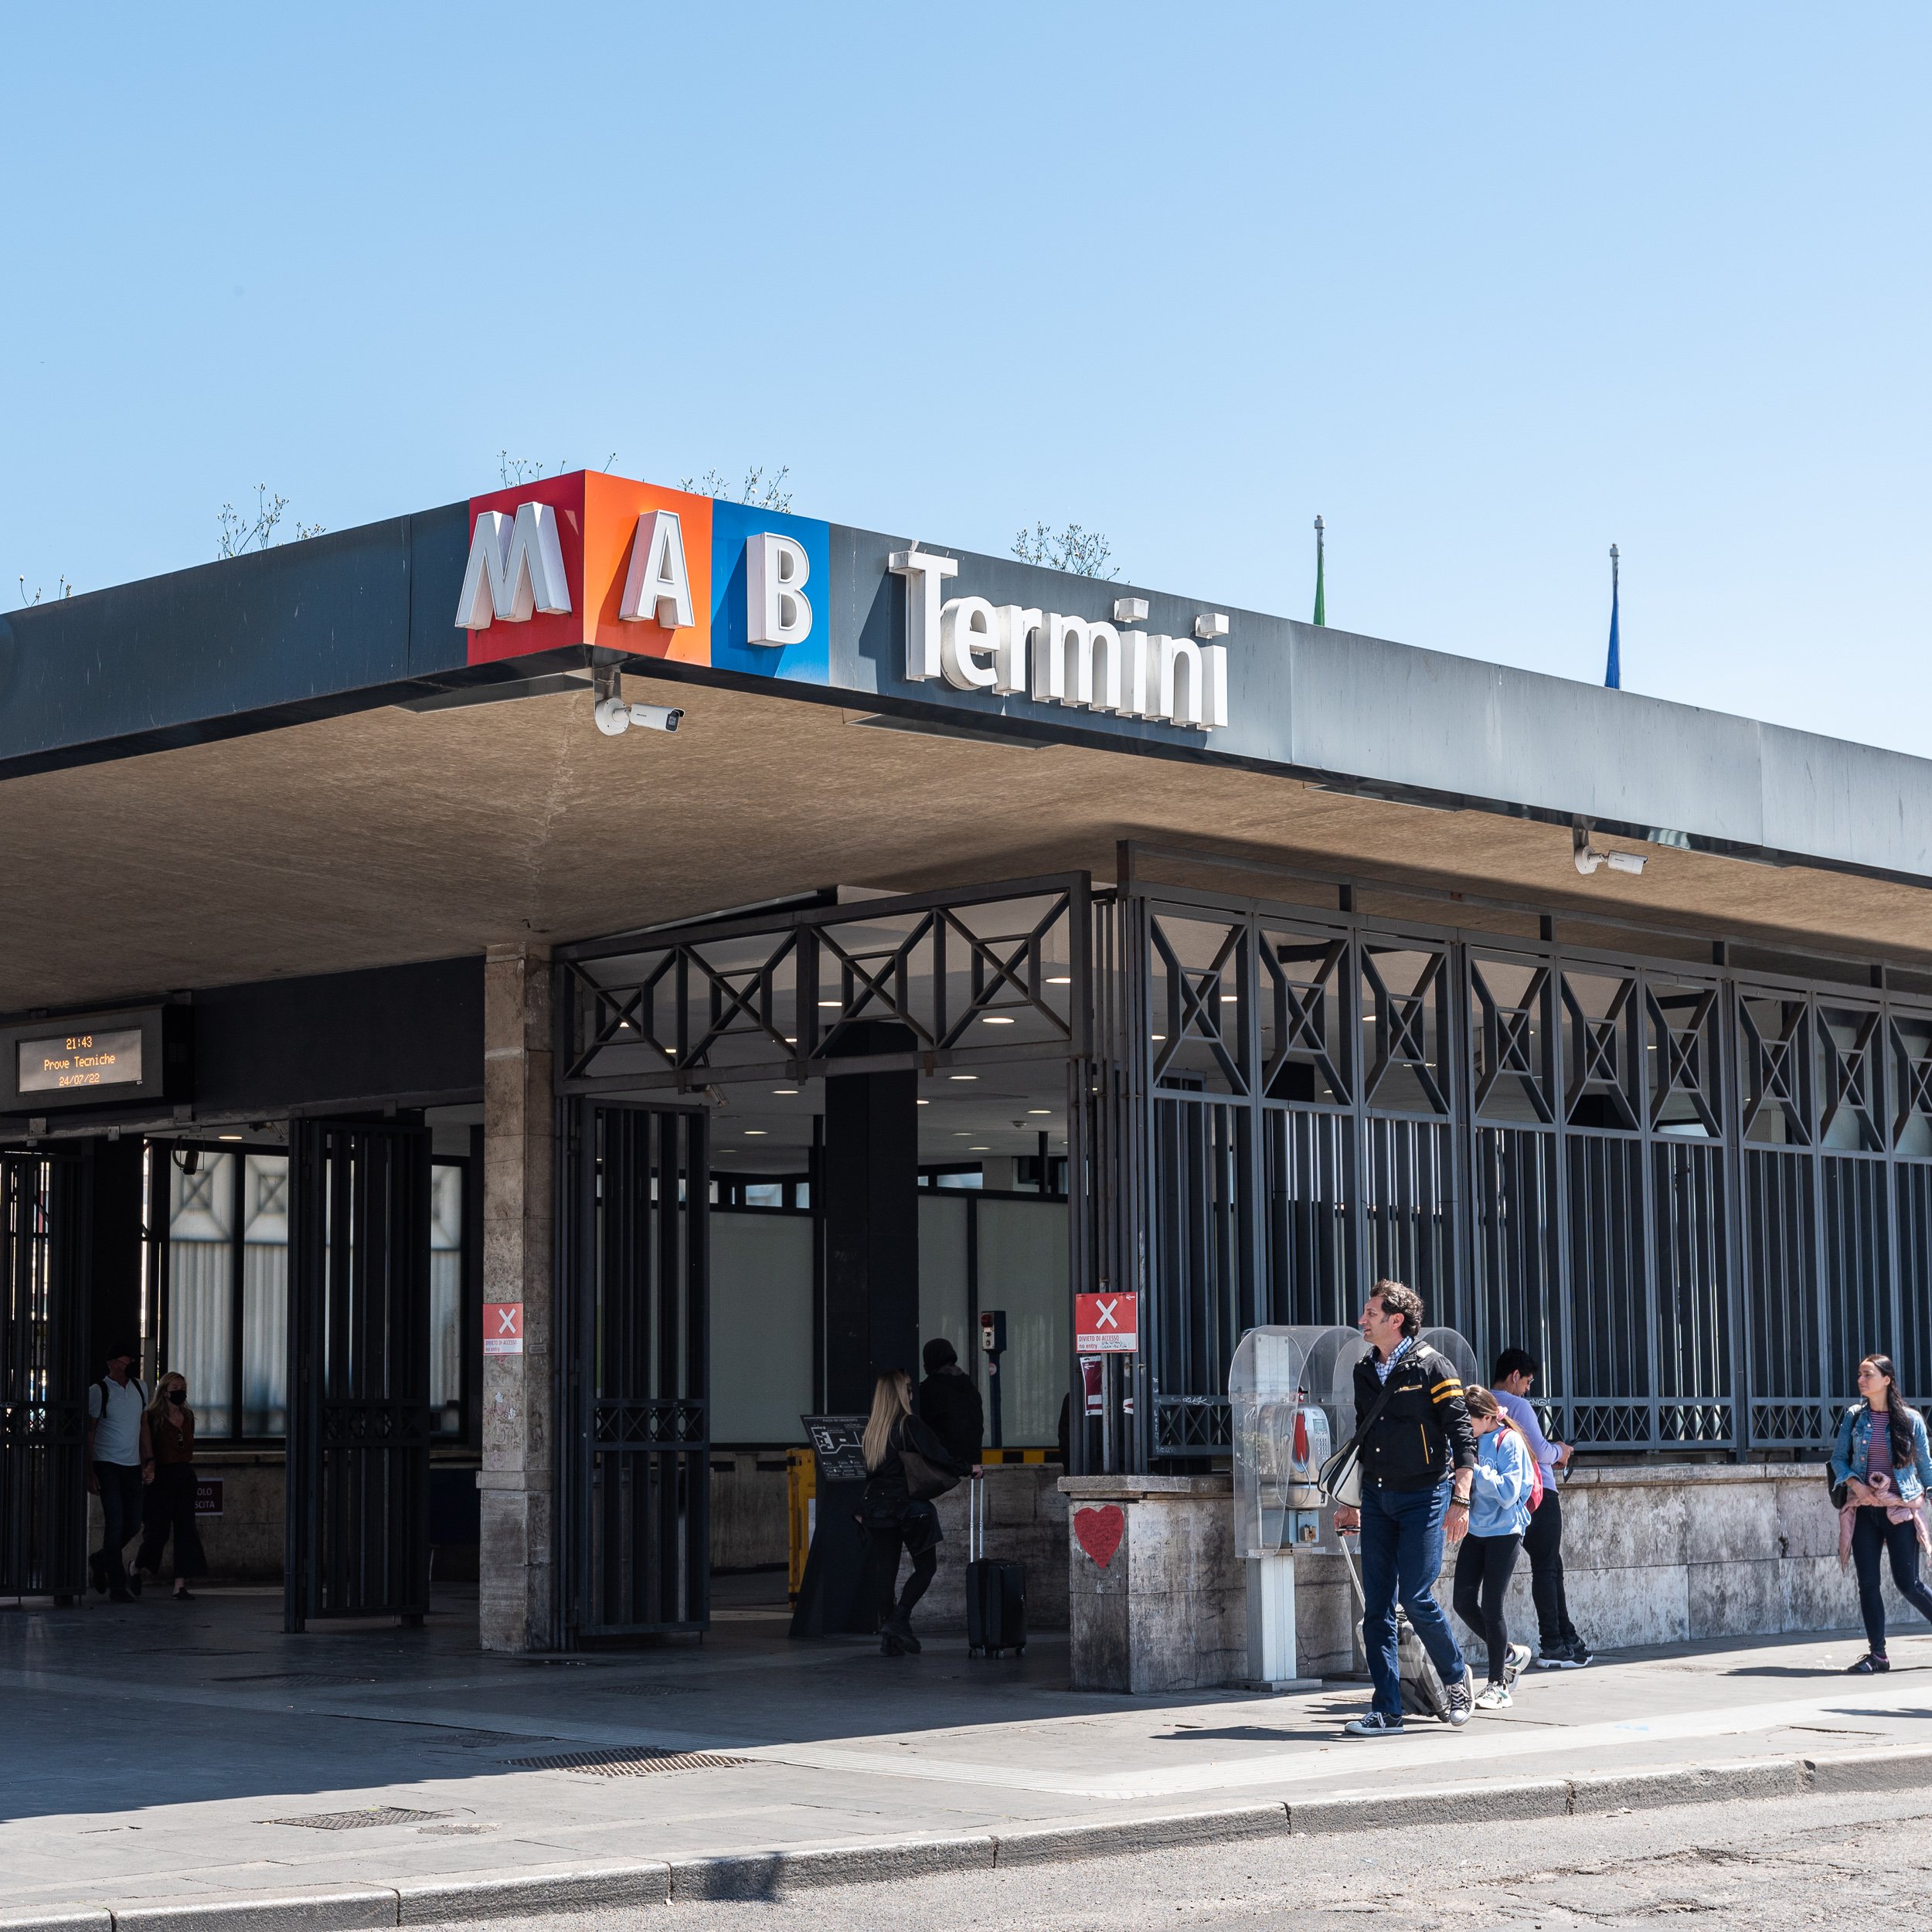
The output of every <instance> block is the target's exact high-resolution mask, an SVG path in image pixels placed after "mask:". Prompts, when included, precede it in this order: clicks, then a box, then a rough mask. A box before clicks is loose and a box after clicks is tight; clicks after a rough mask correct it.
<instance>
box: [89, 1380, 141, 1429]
mask: <svg viewBox="0 0 1932 1932" xmlns="http://www.w3.org/2000/svg"><path fill="white" fill-rule="evenodd" d="M94 1386H95V1387H96V1388H97V1389H99V1390H100V1414H99V1415H97V1416H96V1417H94V1422H95V1425H96V1426H97V1427H98V1426H99V1425H100V1423H104V1422H105V1421H106V1420H107V1403H108V1399H109V1397H108V1392H109V1390H111V1389H112V1388H113V1387H114V1377H113V1376H102V1377H101V1378H100V1380H99V1381H98V1382H97V1383H95V1384H94ZM128 1387H129V1388H131V1389H133V1390H134V1393H135V1394H136V1395H138V1396H140V1398H141V1407H142V1408H143V1409H144V1410H145V1408H146V1407H147V1406H148V1391H147V1389H146V1387H145V1385H144V1384H143V1383H142V1382H141V1378H140V1376H129V1377H128Z"/></svg>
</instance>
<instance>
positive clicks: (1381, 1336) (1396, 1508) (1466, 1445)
mask: <svg viewBox="0 0 1932 1932" xmlns="http://www.w3.org/2000/svg"><path fill="white" fill-rule="evenodd" d="M1361 1326H1362V1338H1363V1339H1364V1340H1365V1341H1366V1342H1367V1343H1368V1345H1369V1352H1368V1353H1367V1354H1366V1355H1364V1356H1363V1357H1362V1359H1361V1361H1359V1362H1357V1363H1356V1364H1355V1427H1356V1428H1357V1430H1360V1429H1361V1427H1362V1424H1363V1423H1365V1422H1367V1421H1368V1420H1369V1416H1370V1414H1371V1413H1372V1412H1374V1411H1375V1410H1376V1405H1377V1403H1380V1404H1381V1408H1380V1413H1378V1414H1376V1417H1375V1420H1374V1422H1373V1423H1372V1425H1371V1427H1369V1430H1367V1432H1366V1434H1364V1435H1363V1436H1362V1447H1361V1464H1360V1466H1361V1471H1362V1506H1361V1508H1360V1509H1359V1510H1356V1509H1337V1510H1336V1512H1335V1528H1336V1529H1338V1530H1339V1531H1342V1532H1348V1531H1349V1530H1352V1529H1358V1528H1359V1529H1360V1531H1361V1532H1362V1648H1364V1649H1365V1650H1366V1651H1367V1652H1368V1654H1369V1675H1370V1676H1371V1677H1372V1678H1373V1679H1374V1680H1375V1702H1374V1703H1373V1705H1372V1706H1371V1708H1370V1709H1369V1712H1368V1713H1367V1714H1366V1716H1361V1717H1357V1718H1354V1719H1351V1720H1350V1721H1349V1723H1347V1724H1345V1725H1344V1726H1342V1728H1343V1730H1345V1731H1347V1732H1348V1733H1349V1735H1350V1736H1354V1737H1389V1736H1395V1735H1396V1734H1397V1733H1400V1730H1401V1729H1402V1667H1401V1662H1400V1658H1399V1657H1398V1655H1397V1653H1396V1597H1398V1596H1400V1598H1401V1600H1402V1607H1403V1609H1404V1610H1406V1611H1407V1612H1408V1613H1409V1621H1410V1623H1411V1624H1413V1625H1414V1626H1415V1631H1416V1634H1417V1636H1418V1637H1420V1638H1421V1639H1422V1643H1423V1648H1424V1649H1426V1650H1427V1651H1428V1653H1429V1656H1430V1661H1431V1662H1433V1663H1434V1665H1435V1667H1436V1670H1437V1674H1438V1675H1440V1677H1441V1679H1442V1683H1443V1689H1444V1690H1445V1691H1446V1692H1447V1694H1448V1698H1449V1710H1448V1721H1449V1722H1450V1723H1451V1724H1458V1725H1460V1724H1465V1723H1468V1721H1469V1713H1470V1710H1471V1680H1470V1675H1469V1666H1468V1665H1467V1664H1466V1663H1465V1662H1464V1661H1463V1655H1462V1652H1461V1650H1460V1649H1459V1648H1458V1646H1457V1643H1456V1637H1455V1632H1454V1631H1453V1630H1451V1628H1450V1627H1449V1620H1448V1618H1447V1617H1445V1616H1444V1614H1442V1606H1441V1605H1440V1604H1438V1603H1437V1601H1436V1597H1435V1588H1434V1586H1435V1581H1436V1578H1437V1575H1438V1573H1440V1570H1441V1569H1442V1552H1443V1543H1444V1537H1445V1535H1446V1536H1447V1540H1448V1541H1449V1542H1450V1543H1461V1540H1462V1539H1463V1538H1464V1536H1466V1535H1467V1534H1468V1529H1469V1495H1470V1488H1471V1485H1472V1483H1473V1482H1474V1481H1475V1467H1476V1437H1475V1430H1472V1429H1471V1427H1470V1426H1469V1413H1468V1410H1466V1409H1464V1406H1463V1403H1462V1382H1461V1377H1459V1376H1458V1375H1457V1373H1456V1372H1455V1370H1454V1369H1453V1368H1451V1366H1450V1365H1449V1363H1448V1362H1446V1361H1445V1360H1444V1359H1443V1357H1442V1356H1440V1355H1438V1354H1437V1352H1435V1350H1434V1349H1431V1348H1430V1347H1429V1346H1427V1344H1426V1343H1424V1342H1423V1340H1422V1338H1421V1335H1422V1297H1421V1296H1420V1295H1419V1294H1417V1293H1416V1291H1415V1290H1414V1289H1413V1288H1410V1287H1404V1286H1403V1284H1402V1283H1401V1282H1400V1281H1378V1282H1377V1283H1376V1284H1375V1286H1374V1287H1372V1289H1371V1290H1370V1291H1369V1298H1368V1301H1366V1303H1365V1304H1363V1307H1362V1323H1361ZM1385 1386H1386V1390H1387V1394H1388V1399H1387V1400H1386V1402H1384V1401H1383V1400H1382V1398H1383V1390H1384V1388H1385Z"/></svg>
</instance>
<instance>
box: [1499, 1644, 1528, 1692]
mask: <svg viewBox="0 0 1932 1932" xmlns="http://www.w3.org/2000/svg"><path fill="white" fill-rule="evenodd" d="M1530 1655H1531V1652H1530V1648H1529V1645H1527V1644H1512V1645H1510V1646H1509V1657H1508V1658H1506V1659H1505V1662H1504V1664H1503V1667H1502V1681H1503V1683H1504V1685H1505V1686H1508V1685H1512V1684H1514V1683H1515V1681H1516V1679H1518V1678H1519V1677H1520V1676H1522V1674H1523V1672H1525V1671H1526V1670H1527V1669H1529V1659H1530Z"/></svg>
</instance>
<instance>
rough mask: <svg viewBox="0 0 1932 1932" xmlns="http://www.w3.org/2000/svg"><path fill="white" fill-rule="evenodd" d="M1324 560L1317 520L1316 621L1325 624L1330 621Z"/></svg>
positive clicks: (1318, 520) (1316, 521) (1319, 521)
mask: <svg viewBox="0 0 1932 1932" xmlns="http://www.w3.org/2000/svg"><path fill="white" fill-rule="evenodd" d="M1323 571H1324V560H1323V557H1322V554H1321V518H1319V517H1317V518H1316V519H1315V622H1316V623H1317V624H1326V623H1327V622H1328V585H1327V583H1325V580H1324V577H1323Z"/></svg>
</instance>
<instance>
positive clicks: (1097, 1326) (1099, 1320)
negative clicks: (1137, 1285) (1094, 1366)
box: [1073, 1294, 1141, 1355]
mask: <svg viewBox="0 0 1932 1932" xmlns="http://www.w3.org/2000/svg"><path fill="white" fill-rule="evenodd" d="M1140 1305H1141V1298H1140V1297H1139V1296H1138V1295H1137V1294H1077V1295H1075V1296H1074V1298H1073V1348H1074V1352H1076V1353H1077V1354H1079V1355H1115V1354H1119V1355H1131V1354H1133V1352H1134V1350H1135V1349H1138V1348H1139V1346H1140V1345H1141V1336H1140V1327H1141V1318H1140Z"/></svg>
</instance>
